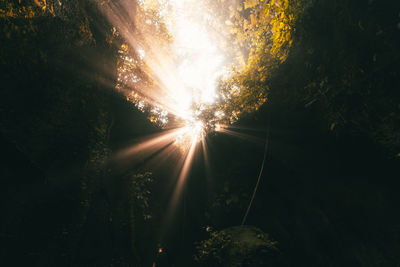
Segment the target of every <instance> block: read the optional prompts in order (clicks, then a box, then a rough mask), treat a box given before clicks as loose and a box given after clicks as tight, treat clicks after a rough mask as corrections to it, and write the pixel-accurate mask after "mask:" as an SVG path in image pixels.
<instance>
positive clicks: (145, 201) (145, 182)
mask: <svg viewBox="0 0 400 267" xmlns="http://www.w3.org/2000/svg"><path fill="white" fill-rule="evenodd" d="M130 180H131V189H130V192H129V195H130V196H132V197H133V198H135V199H136V202H137V204H136V205H137V206H138V207H139V209H140V210H141V211H142V214H143V218H144V220H149V219H151V217H152V215H151V211H150V206H149V202H150V197H151V192H150V185H151V183H152V182H153V174H152V173H151V172H144V173H135V174H132V175H131V179H130Z"/></svg>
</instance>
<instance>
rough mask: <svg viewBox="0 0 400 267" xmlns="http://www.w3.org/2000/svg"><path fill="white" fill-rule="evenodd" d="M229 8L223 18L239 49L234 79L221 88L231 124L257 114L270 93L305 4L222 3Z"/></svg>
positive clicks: (284, 0) (252, 0) (223, 82)
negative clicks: (243, 116)
mask: <svg viewBox="0 0 400 267" xmlns="http://www.w3.org/2000/svg"><path fill="white" fill-rule="evenodd" d="M220 2H221V5H227V2H228V3H230V4H228V6H229V8H228V10H229V12H228V14H225V15H224V16H223V18H224V19H226V20H225V24H227V25H229V26H230V28H231V34H232V39H233V40H234V43H235V44H236V45H237V46H239V48H238V50H237V51H236V54H238V55H239V57H238V59H237V61H236V62H237V63H239V64H240V62H243V63H242V66H243V67H242V68H238V69H234V70H233V71H232V73H231V74H232V75H231V76H230V77H228V78H226V79H222V80H221V82H220V84H219V87H218V88H219V90H220V102H219V109H220V110H221V111H223V112H224V113H226V114H227V117H228V119H227V120H226V121H228V122H230V123H232V122H234V121H236V120H237V119H238V118H239V117H240V116H241V114H244V113H251V112H254V111H256V110H257V109H258V108H259V107H260V106H261V105H262V104H263V103H265V101H266V100H267V95H268V91H269V87H268V83H267V80H268V79H269V78H270V77H271V74H272V73H273V71H274V70H275V69H276V68H277V67H278V66H279V64H281V63H283V62H284V61H285V60H286V58H287V56H288V54H289V49H290V47H291V46H292V44H293V33H294V30H295V23H296V21H297V20H298V19H299V18H300V16H301V14H302V12H303V5H304V4H305V1H304V0H291V1H289V0H278V1H275V0H271V1H257V0H248V1H244V2H243V3H242V2H240V1H226V2H225V1H220Z"/></svg>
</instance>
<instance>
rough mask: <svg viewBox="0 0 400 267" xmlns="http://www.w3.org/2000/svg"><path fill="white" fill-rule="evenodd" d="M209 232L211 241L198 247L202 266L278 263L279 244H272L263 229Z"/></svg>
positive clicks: (241, 227) (232, 228) (243, 227)
mask: <svg viewBox="0 0 400 267" xmlns="http://www.w3.org/2000/svg"><path fill="white" fill-rule="evenodd" d="M207 230H208V231H209V234H210V238H209V239H207V240H204V241H201V242H200V243H199V244H198V245H197V254H196V256H195V260H196V261H198V262H201V263H202V264H203V265H208V266H230V267H240V266H249V267H250V266H254V267H255V266H266V264H268V263H271V262H276V256H277V253H278V249H277V247H276V245H277V242H274V241H271V240H270V239H269V237H268V235H267V234H265V233H263V232H262V231H261V230H260V229H257V228H255V227H251V226H237V227H231V228H228V229H225V230H221V231H213V230H211V229H210V228H207ZM274 266H276V265H275V264H274Z"/></svg>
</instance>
